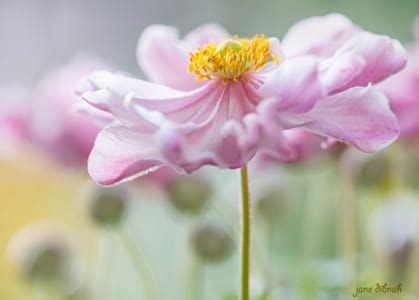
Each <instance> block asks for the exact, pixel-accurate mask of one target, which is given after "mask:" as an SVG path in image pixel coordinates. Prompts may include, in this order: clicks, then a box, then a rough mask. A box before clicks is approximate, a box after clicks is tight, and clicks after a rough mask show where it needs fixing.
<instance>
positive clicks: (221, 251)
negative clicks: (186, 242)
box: [191, 221, 234, 263]
mask: <svg viewBox="0 0 419 300" xmlns="http://www.w3.org/2000/svg"><path fill="white" fill-rule="evenodd" d="M191 243H192V247H193V249H194V251H195V253H196V255H197V256H198V257H199V258H201V259H202V260H204V261H208V262H214V263H215V262H221V261H223V260H225V259H227V258H228V257H229V256H230V255H231V253H232V251H233V247H234V241H233V235H232V233H231V232H230V230H229V229H228V227H226V226H223V225H221V224H219V223H215V222H208V221H207V222H204V223H201V224H199V225H198V226H197V227H196V228H194V231H193V232H192V236H191Z"/></svg>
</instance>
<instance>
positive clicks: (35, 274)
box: [7, 222, 77, 291]
mask: <svg viewBox="0 0 419 300" xmlns="http://www.w3.org/2000/svg"><path fill="white" fill-rule="evenodd" d="M7 254H8V257H9V259H10V260H11V262H12V263H13V264H14V265H15V266H16V267H17V270H18V271H19V273H20V274H21V275H22V276H24V278H26V279H28V280H30V281H33V282H45V283H49V284H50V283H57V284H59V285H60V286H61V287H62V288H64V289H66V290H67V291H68V290H69V289H73V288H74V284H75V282H76V281H77V280H76V281H75V279H76V278H75V276H74V275H75V274H76V273H75V272H74V271H75V270H74V267H75V255H74V252H73V249H72V247H71V244H70V241H69V240H67V238H66V235H65V233H64V231H63V230H60V226H59V225H57V224H54V223H49V222H45V223H40V224H35V225H32V226H29V227H27V228H24V229H23V230H21V231H20V232H18V233H17V234H16V235H15V236H14V237H13V238H12V240H11V242H10V244H9V247H8V251H7Z"/></svg>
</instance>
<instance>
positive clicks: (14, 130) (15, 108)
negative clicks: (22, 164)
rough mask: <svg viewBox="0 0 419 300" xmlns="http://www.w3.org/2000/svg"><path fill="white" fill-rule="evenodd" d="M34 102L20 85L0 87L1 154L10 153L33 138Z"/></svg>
mask: <svg viewBox="0 0 419 300" xmlns="http://www.w3.org/2000/svg"><path fill="white" fill-rule="evenodd" d="M31 107H32V103H31V102H30V101H29V99H28V95H27V94H26V91H25V90H24V89H23V88H22V87H20V86H8V87H1V88H0V139H1V146H0V154H1V155H9V154H13V153H14V152H16V151H19V150H20V149H22V145H26V144H27V143H30V142H31V140H32V135H31V130H30V122H29V119H30V111H31Z"/></svg>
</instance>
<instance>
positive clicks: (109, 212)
mask: <svg viewBox="0 0 419 300" xmlns="http://www.w3.org/2000/svg"><path fill="white" fill-rule="evenodd" d="M128 201H129V196H128V193H127V191H126V190H123V189H121V188H97V189H95V191H94V192H93V193H91V194H90V195H89V197H88V213H89V215H90V217H91V218H92V220H94V222H96V223H97V224H99V225H103V226H114V225H118V224H119V223H120V222H121V220H122V219H123V218H124V216H125V213H126V210H127V205H128Z"/></svg>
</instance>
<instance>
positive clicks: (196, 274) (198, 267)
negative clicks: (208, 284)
mask: <svg viewBox="0 0 419 300" xmlns="http://www.w3.org/2000/svg"><path fill="white" fill-rule="evenodd" d="M191 256H192V257H191V261H190V263H189V270H188V271H189V272H188V273H189V274H188V276H189V278H188V279H189V280H188V283H189V286H187V290H188V296H189V298H188V299H189V300H197V299H201V293H202V291H203V275H204V274H203V269H202V268H203V266H202V264H201V261H200V260H199V259H198V258H197V257H195V256H193V255H191Z"/></svg>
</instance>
